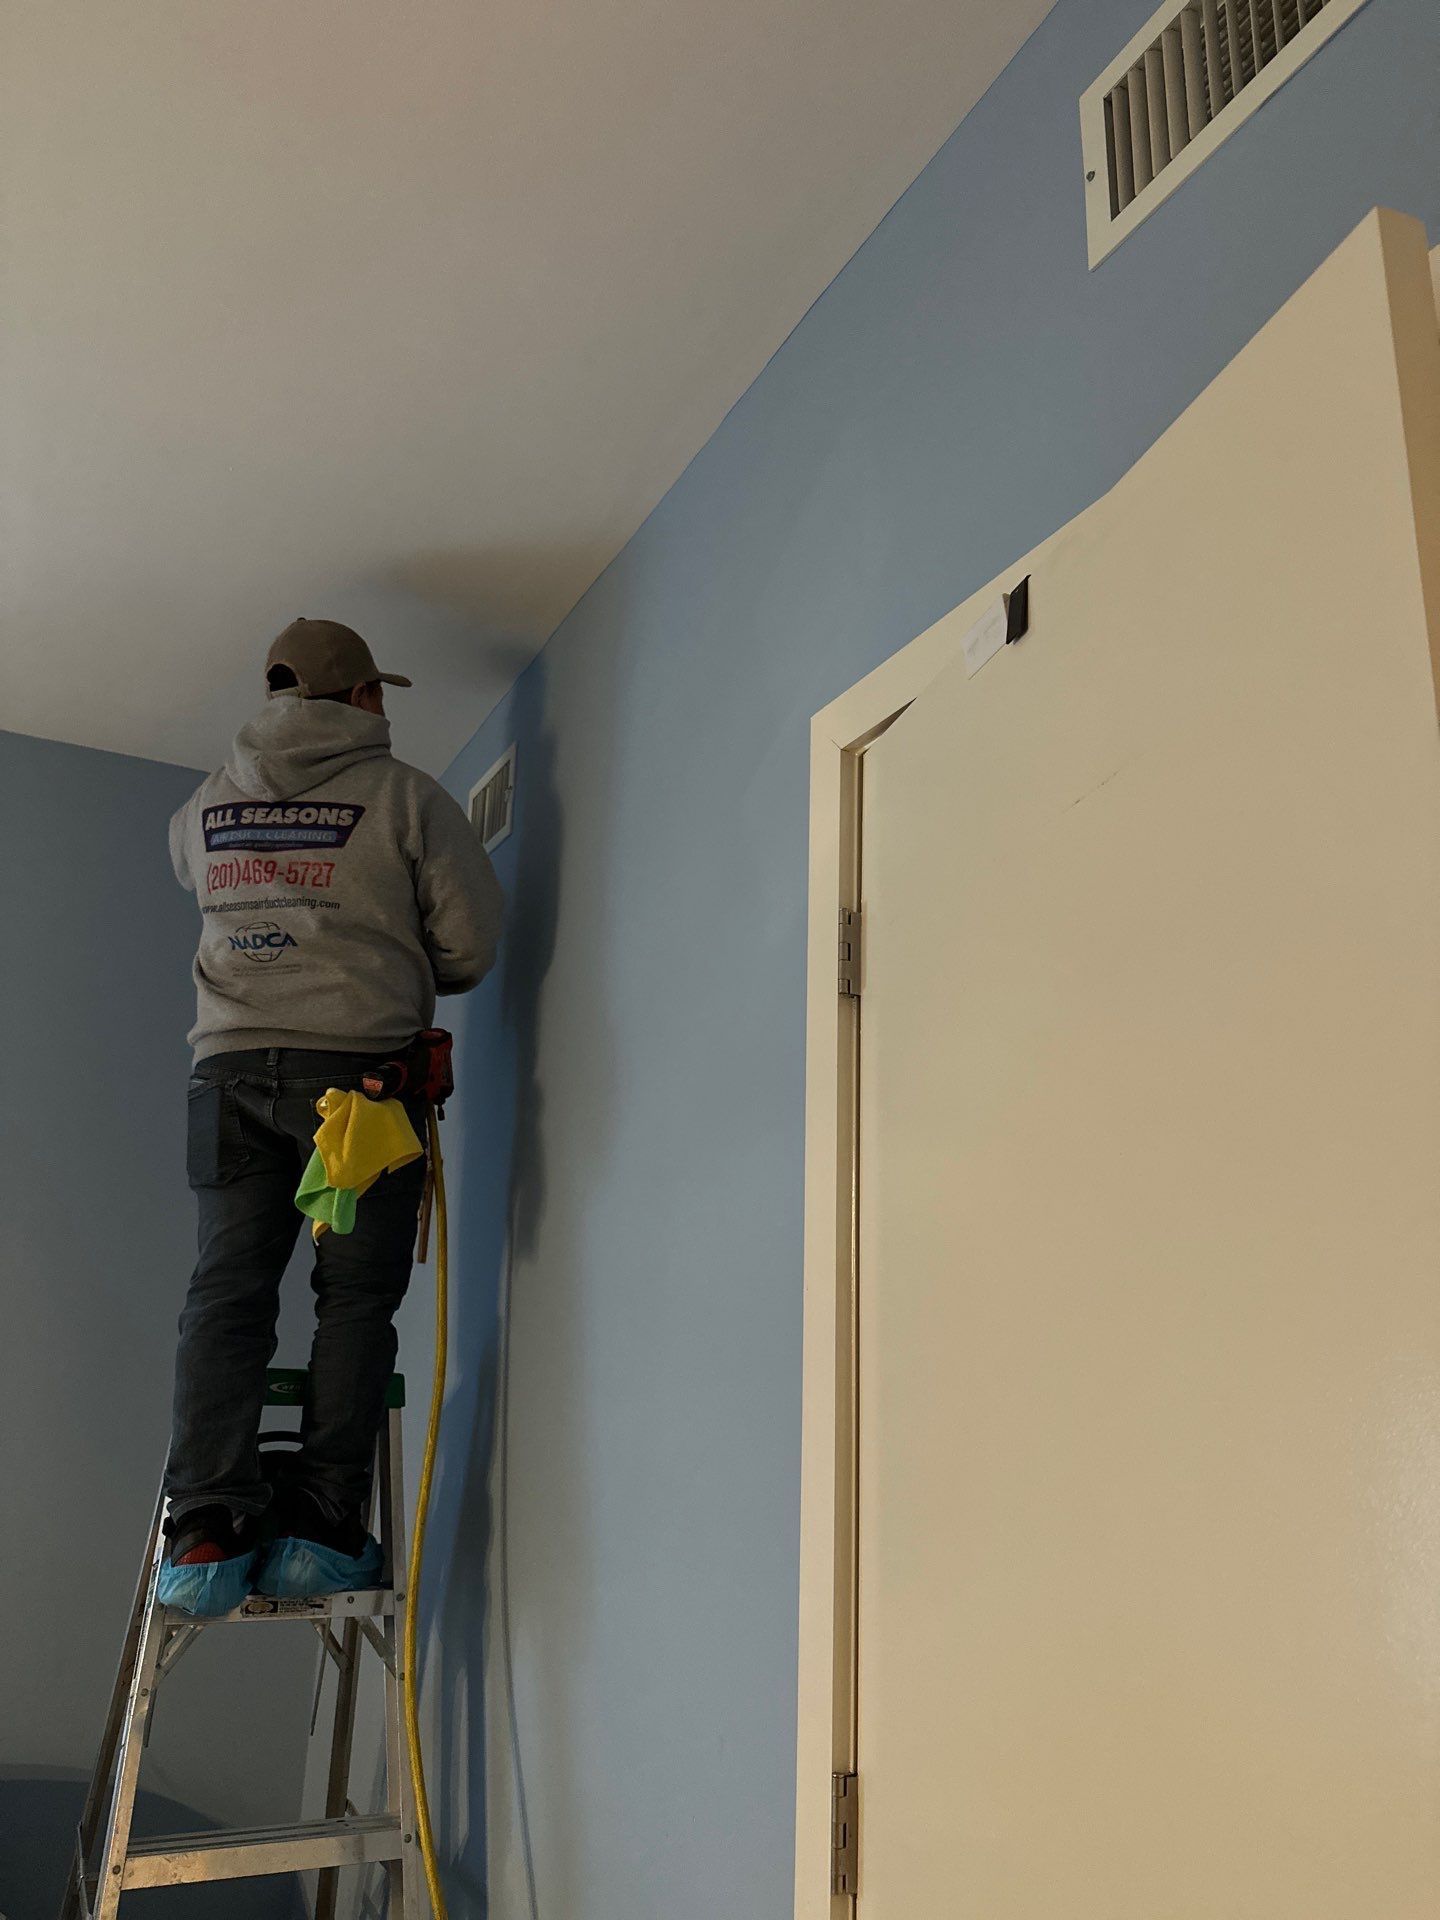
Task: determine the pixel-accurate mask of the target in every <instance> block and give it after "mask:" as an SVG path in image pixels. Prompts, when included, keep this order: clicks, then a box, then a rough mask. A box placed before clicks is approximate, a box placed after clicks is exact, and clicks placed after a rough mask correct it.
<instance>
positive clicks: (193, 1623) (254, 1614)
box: [160, 1587, 395, 1627]
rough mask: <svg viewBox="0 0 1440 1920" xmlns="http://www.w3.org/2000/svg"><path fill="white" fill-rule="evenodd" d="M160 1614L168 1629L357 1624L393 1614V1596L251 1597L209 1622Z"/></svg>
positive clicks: (375, 1592) (385, 1590) (174, 1610)
mask: <svg viewBox="0 0 1440 1920" xmlns="http://www.w3.org/2000/svg"><path fill="white" fill-rule="evenodd" d="M160 1611H161V1612H162V1613H163V1614H164V1615H165V1624H166V1625H167V1626H170V1627H233V1626H239V1625H241V1624H243V1623H245V1622H248V1621H252V1620H359V1619H364V1618H366V1617H369V1618H372V1619H373V1618H374V1617H376V1616H377V1615H378V1616H380V1617H382V1618H383V1617H384V1616H385V1615H387V1614H392V1613H394V1611H395V1595H394V1594H393V1593H392V1592H391V1590H390V1588H389V1587H357V1588H356V1589H355V1590H354V1592H352V1593H322V1594H320V1595H318V1596H317V1597H316V1598H315V1599H313V1600H270V1599H268V1598H267V1597H266V1596H265V1595H264V1594H263V1593H252V1594H251V1595H250V1597H249V1599H248V1600H243V1601H242V1602H241V1603H240V1605H239V1606H238V1607H236V1608H235V1610H234V1612H233V1613H217V1614H216V1615H215V1617H214V1618H213V1619H211V1620H197V1619H196V1618H195V1616H194V1615H193V1614H189V1613H185V1612H183V1611H182V1610H181V1609H180V1608H179V1607H162V1608H161V1609H160Z"/></svg>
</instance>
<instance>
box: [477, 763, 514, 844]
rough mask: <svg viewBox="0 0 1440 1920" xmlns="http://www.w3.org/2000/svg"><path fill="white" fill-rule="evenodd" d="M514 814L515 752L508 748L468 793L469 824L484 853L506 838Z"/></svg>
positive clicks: (512, 822) (508, 834)
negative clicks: (475, 833)
mask: <svg viewBox="0 0 1440 1920" xmlns="http://www.w3.org/2000/svg"><path fill="white" fill-rule="evenodd" d="M514 812H515V749H514V747H513V746H512V747H510V748H509V749H508V750H507V751H506V752H505V753H502V754H501V756H500V758H499V759H498V760H497V761H496V762H495V764H494V766H493V767H491V769H490V771H489V772H488V773H487V774H486V775H485V777H484V778H483V779H482V780H480V781H479V782H478V783H477V784H476V785H475V786H474V787H472V788H471V790H470V824H471V826H473V827H474V829H475V831H476V832H477V833H478V834H479V836H480V844H481V846H483V847H484V849H485V851H486V853H489V852H491V851H492V850H493V849H494V848H495V847H498V846H499V844H500V842H501V841H502V840H506V839H508V838H509V836H510V828H511V826H512V825H513V824H514Z"/></svg>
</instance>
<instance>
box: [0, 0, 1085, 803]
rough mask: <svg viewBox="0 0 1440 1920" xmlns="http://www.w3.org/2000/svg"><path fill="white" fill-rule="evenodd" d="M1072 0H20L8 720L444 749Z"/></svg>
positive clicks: (1, 143)
mask: <svg viewBox="0 0 1440 1920" xmlns="http://www.w3.org/2000/svg"><path fill="white" fill-rule="evenodd" d="M1050 4H1051V0H711V3H708V4H706V3H702V0H543V3H539V0H489V4H488V5H485V4H480V0H404V3H403V4H401V3H400V0H385V4H382V3H381V0H201V3H200V4H197V3H196V0H126V4H124V5H110V4H104V5H96V4H95V0H8V3H7V4H6V5H5V6H4V8H3V10H0V11H3V24H0V165H3V169H4V189H3V200H4V213H3V222H4V225H3V232H0V248H3V252H0V262H3V267H0V271H3V275H4V326H5V334H4V341H3V361H0V399H3V409H4V411H3V426H0V516H3V523H0V534H3V556H0V636H3V639H0V726H5V727H9V728H12V729H15V730H17V731H21V732H29V733H38V734H45V735H49V736H52V737H54V738H59V739H65V740H73V741H78V742H81V743H83V744H86V745H90V746H99V747H111V748H116V749H119V750H121V751H124V752H129V753H137V754H144V755H149V756H152V757H155V758H158V759H167V760H177V761H181V762H185V763H190V764H195V765H204V766H208V765H210V764H212V763H213V762H214V761H215V760H216V759H217V758H218V757H219V755H220V754H221V751H222V749H223V747H224V744H225V742H226V741H227V739H228V737H229V735H230V733H231V731H232V730H233V727H234V724H235V722H236V720H237V717H239V716H240V715H242V714H243V713H244V711H245V710H246V709H247V708H248V707H249V706H250V705H252V704H253V703H254V700H255V697H256V694H257V691H258V687H259V679H258V667H259V661H260V659H261V657H262V655H263V649H264V647H265V645H266V644H267V642H268V641H269V639H270V637H271V635H272V634H273V633H274V632H276V631H277V630H278V629H279V627H281V626H282V625H283V624H284V623H285V622H286V621H288V620H289V619H290V618H291V617H292V616H293V615H295V614H297V613H306V614H311V615H319V614H324V615H329V616H331V617H335V618H340V619H346V620H350V621H352V622H353V623H354V624H356V625H358V626H359V627H360V628H361V630H362V631H363V632H365V633H366V635H367V637H369V638H370V639H371V641H372V644H373V645H374V647H375V651H376V653H377V655H378V657H379V658H380V662H381V665H382V666H386V667H395V668H397V669H399V670H401V671H410V672H413V674H414V677H415V679H416V682H417V687H416V690H415V691H414V692H413V693H410V694H397V695H395V696H394V697H393V699H392V702H391V710H392V713H393V714H394V715H395V717H396V721H397V725H396V743H397V747H398V749H399V750H400V751H401V752H402V753H403V754H405V755H406V757H407V758H412V759H417V760H419V761H421V762H422V763H425V764H428V765H431V766H433V767H435V768H437V769H438V768H439V767H440V766H442V765H443V764H444V763H445V761H446V760H447V759H448V758H449V757H450V756H451V754H453V753H454V752H455V751H456V750H457V749H458V748H459V747H460V746H461V745H462V744H463V742H464V741H465V740H466V739H467V738H468V737H469V735H470V733H471V732H472V731H473V729H474V727H475V725H476V724H477V723H478V721H479V720H480V719H481V718H483V716H484V714H485V712H486V711H488V709H489V707H490V706H491V705H492V704H493V702H494V700H495V699H496V698H497V697H498V696H499V694H500V693H501V692H503V690H504V688H505V687H506V686H507V685H508V684H509V682H510V680H511V679H512V678H513V677H514V674H515V672H516V671H517V669H518V667H519V666H520V665H522V664H523V663H524V661H525V660H526V659H528V658H529V657H530V656H531V655H532V654H533V653H534V652H535V651H536V650H537V649H538V647H539V646H540V645H541V644H542V643H543V642H544V640H545V639H546V637H547V636H548V635H549V634H550V633H551V631H553V629H554V627H555V626H556V624H557V623H558V621H559V620H560V619H561V618H562V616H563V615H564V614H565V613H566V612H567V610H568V609H569V608H570V607H571V606H572V605H573V604H574V603H575V601H576V600H577V599H578V597H579V596H580V594H581V593H582V592H583V591H584V589H585V588H586V586H587V585H588V584H589V583H590V582H591V581H592V580H593V579H594V578H595V576H596V574H597V573H598V572H599V571H600V570H601V568H602V567H603V566H604V565H605V563H606V561H607V560H609V559H610V558H611V556H612V555H613V554H615V553H616V552H617V550H618V549H619V548H620V547H621V546H622V545H623V544H624V542H625V540H626V539H627V538H628V536H629V535H630V534H631V533H632V532H633V531H634V530H635V528H636V527H637V526H638V525H639V523H640V521H641V520H642V519H643V518H644V516H645V514H646V513H647V512H648V510H649V509H650V508H651V507H652V506H653V505H654V504H655V502H656V501H657V500H658V499H659V498H660V496H661V495H662V494H663V493H664V491H665V489H666V488H667V486H669V485H670V483H671V482H672V481H673V480H674V479H675V478H676V476H677V475H678V474H679V472H680V471H681V469H682V468H683V466H684V465H685V463H686V461H687V460H689V459H690V458H691V456H692V455H693V454H694V453H695V452H696V451H697V450H698V449H699V448H700V447H701V446H702V445H703V444H704V442H705V440H706V439H707V438H708V436H709V435H710V434H711V433H712V432H713V431H714V429H715V427H716V426H717V425H718V423H719V422H720V420H721V418H722V417H723V415H724V413H725V410H726V409H727V407H729V406H730V405H731V404H732V403H733V402H734V401H735V400H736V399H737V398H738V396H739V395H740V394H741V393H742V392H743V391H744V390H745V388H746V386H747V385H748V384H749V383H750V382H751V381H752V380H753V379H754V377H755V376H756V374H757V373H758V372H759V371H760V369H761V367H762V366H763V365H764V363H765V361H766V359H767V358H768V356H769V355H770V354H771V353H772V352H773V351H774V350H775V348H776V347H777V346H778V345H779V344H780V342H781V341H782V340H783V339H784V337H785V335H786V333H787V332H788V331H789V329H790V328H791V327H792V326H793V325H794V324H795V322H796V321H797V320H798V319H799V318H800V317H801V315H802V314H803V313H804V311H805V309H806V307H807V306H808V305H809V303H810V302H811V301H812V300H813V299H814V298H815V297H816V295H817V294H819V293H820V292H821V290H822V289H823V288H824V287H825V286H826V284H827V283H828V282H829V281H830V280H831V279H832V278H833V276H834V275H835V273H836V272H837V271H838V270H839V268H840V267H841V266H842V265H843V264H844V262H845V261H846V259H847V258H848V257H849V256H850V255H851V254H852V253H853V252H854V251H855V249H856V247H857V246H858V245H859V244H860V242H861V241H862V240H863V239H864V238H865V236H866V234H867V233H869V232H870V231H871V230H872V229H873V228H874V226H875V225H876V223H877V222H878V221H879V219H880V218H881V216H882V215H883V214H884V213H885V211H886V209H887V208H888V207H889V206H890V205H891V204H892V203H893V202H894V201H895V199H896V198H897V197H898V195H899V194H900V193H901V192H902V191H903V190H904V188H905V187H906V186H907V185H908V184H909V182H910V181H911V180H912V179H913V178H914V176H915V175H916V173H918V172H919V170H920V168H921V167H922V166H923V165H924V163H925V162H926V160H927V159H928V158H929V157H930V156H931V154H933V153H934V152H935V150H936V149H937V148H938V147H939V145H940V144H941V143H942V141H943V140H944V139H945V137H946V136H947V135H948V134H949V132H950V131H951V129H952V128H953V127H954V126H955V124H956V123H957V122H958V121H959V120H960V119H961V118H963V116H964V115H965V113H966V112H968V110H969V109H970V107H971V106H972V105H973V104H974V102H975V101H976V99H977V98H978V97H979V95H980V94H981V93H982V92H983V90H984V89H985V87H986V86H988V84H989V83H990V81H991V80H992V79H993V78H994V77H995V75H996V74H997V72H998V71H999V70H1000V68H1001V67H1002V66H1003V65H1004V64H1005V62H1006V61H1007V60H1008V59H1009V58H1010V57H1011V56H1012V55H1013V54H1014V52H1015V51H1016V49H1017V48H1018V47H1019V45H1020V44H1021V42H1022V41H1023V40H1024V38H1025V36H1026V35H1027V34H1028V33H1029V32H1030V31H1031V30H1032V29H1033V28H1034V27H1035V26H1036V25H1037V24H1038V23H1039V21H1040V20H1041V18H1042V17H1043V16H1044V15H1045V14H1046V13H1047V12H1048V11H1049V7H1050Z"/></svg>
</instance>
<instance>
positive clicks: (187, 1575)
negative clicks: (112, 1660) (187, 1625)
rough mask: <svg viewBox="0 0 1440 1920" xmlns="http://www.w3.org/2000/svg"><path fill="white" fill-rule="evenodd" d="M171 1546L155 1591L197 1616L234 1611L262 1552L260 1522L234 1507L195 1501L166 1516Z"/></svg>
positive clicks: (162, 1599) (213, 1617)
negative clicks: (175, 1517) (257, 1528)
mask: <svg viewBox="0 0 1440 1920" xmlns="http://www.w3.org/2000/svg"><path fill="white" fill-rule="evenodd" d="M165 1531H166V1533H167V1534H168V1536H169V1539H170V1550H169V1552H168V1553H167V1554H166V1556H165V1559H164V1561H163V1563H162V1565H161V1568H160V1578H159V1581H158V1583H157V1585H156V1588H155V1597H156V1599H157V1600H158V1601H159V1602H160V1604H161V1606H163V1607H178V1608H179V1609H180V1610H181V1611H182V1612H183V1613H188V1614H191V1615H193V1617H194V1618H195V1619H197V1620H216V1619H218V1618H219V1617H220V1615H221V1614H223V1613H233V1612H234V1611H235V1609H236V1607H238V1606H239V1605H240V1603H241V1601H242V1600H243V1599H244V1598H245V1596H246V1594H247V1593H249V1591H250V1582H251V1579H252V1577H253V1575H254V1572H255V1562H256V1560H257V1559H258V1558H259V1553H258V1549H257V1547H256V1543H255V1522H254V1520H253V1519H252V1518H251V1516H250V1515H249V1514H245V1513H234V1512H232V1510H231V1509H230V1508H229V1507H225V1506H210V1507H192V1508H191V1509H190V1511H189V1512H188V1513H186V1514H182V1515H181V1517H180V1518H179V1519H178V1520H169V1519H167V1520H166V1522H165Z"/></svg>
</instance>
